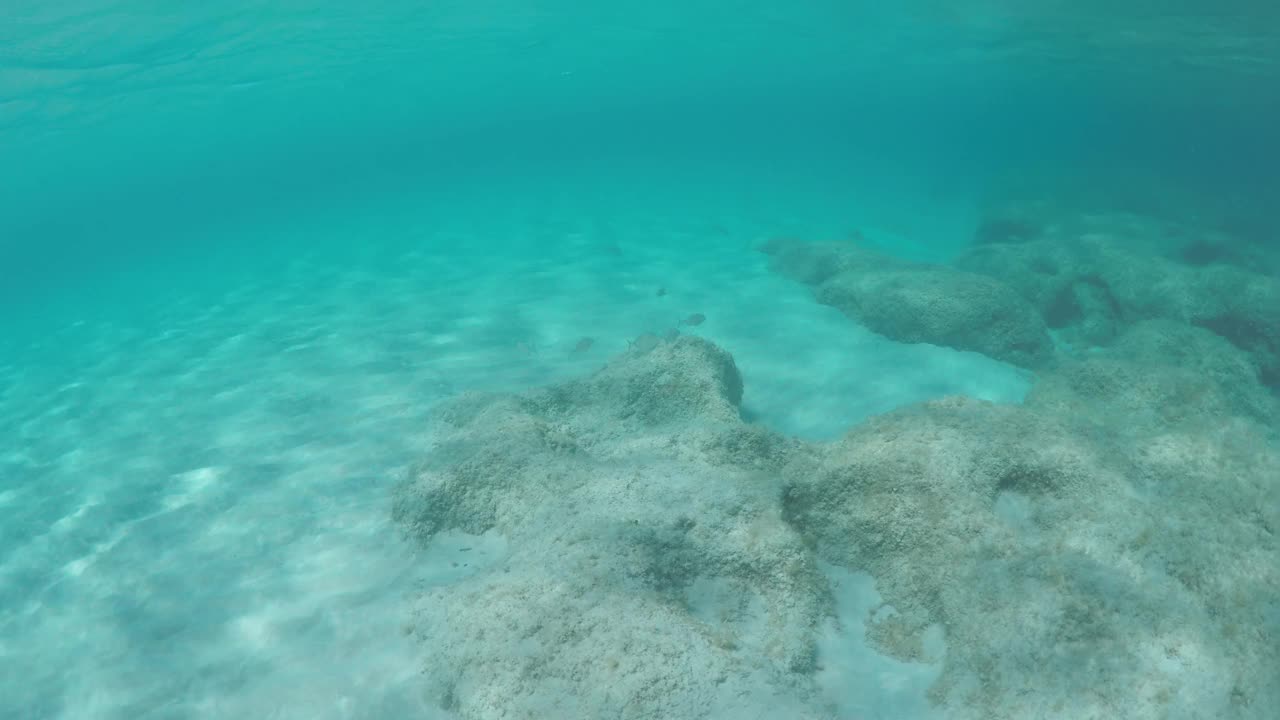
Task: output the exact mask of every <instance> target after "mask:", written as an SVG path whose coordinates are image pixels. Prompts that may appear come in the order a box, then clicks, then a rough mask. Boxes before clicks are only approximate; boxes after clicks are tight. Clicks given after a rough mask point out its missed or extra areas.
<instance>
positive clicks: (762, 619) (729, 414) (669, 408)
mask: <svg viewBox="0 0 1280 720" xmlns="http://www.w3.org/2000/svg"><path fill="white" fill-rule="evenodd" d="M741 394H742V384H741V378H740V377H739V375H738V372H737V369H736V367H735V366H734V363H733V360H732V358H731V357H730V356H729V355H728V353H725V352H724V351H723V350H720V349H719V348H716V347H715V346H713V345H711V344H710V343H708V342H706V341H703V340H700V339H697V338H691V337H681V338H678V339H677V340H675V341H670V342H666V341H664V342H660V343H658V344H657V345H655V346H654V347H651V348H648V349H646V351H644V352H630V353H627V354H624V355H622V356H620V357H618V358H616V359H615V360H614V361H613V362H612V363H611V364H610V365H609V366H608V367H606V368H605V369H603V370H601V371H600V372H598V373H596V374H595V375H593V376H591V377H590V378H587V379H584V380H581V381H576V382H570V383H566V384H562V385H557V386H554V387H550V388H544V389H539V390H534V391H531V392H528V393H523V394H518V395H507V396H497V397H481V396H470V397H463V398H461V399H459V400H457V401H456V402H454V403H453V404H451V405H448V406H446V407H444V408H442V409H441V410H440V411H439V413H438V415H437V417H438V421H437V423H438V425H437V428H436V432H437V433H438V443H437V446H436V449H435V450H434V451H433V452H432V453H431V454H430V455H429V457H428V458H427V459H426V460H425V461H424V462H423V464H422V465H421V467H419V468H418V469H417V470H416V471H415V473H414V475H413V477H412V478H411V479H410V481H409V482H408V483H406V484H405V485H404V486H403V487H402V488H401V490H400V491H399V493H398V496H397V500H396V506H395V507H396V516H397V517H398V518H399V519H400V520H401V522H402V523H404V524H405V526H406V527H407V528H409V529H410V530H411V531H412V533H413V534H414V535H415V536H416V537H417V538H418V539H420V540H421V541H424V542H427V543H429V542H431V541H432V539H433V538H434V537H436V536H437V534H439V533H442V532H447V531H465V532H468V533H472V534H482V533H486V532H497V533H500V534H501V535H502V536H504V537H505V538H506V540H507V543H508V546H509V548H510V550H509V553H508V555H507V556H506V557H504V558H502V560H501V561H500V563H499V566H498V567H495V568H493V569H491V570H490V571H489V572H486V573H481V574H477V575H474V576H472V577H470V578H468V579H467V580H465V581H462V582H460V583H456V584H452V585H447V586H442V587H436V588H431V589H429V590H427V591H426V592H425V594H424V595H423V597H422V599H421V601H420V603H419V604H418V610H417V613H416V617H415V620H414V628H415V632H416V633H417V635H418V636H419V637H421V639H422V640H423V643H424V647H427V648H429V649H430V652H431V653H432V662H431V663H430V668H429V674H430V676H431V679H432V682H433V686H434V687H435V689H436V692H437V698H438V701H439V702H440V703H441V704H442V705H443V706H446V707H448V708H449V709H451V710H453V711H454V712H455V713H456V714H457V715H458V716H459V717H461V718H468V719H470V718H477V719H478V718H493V717H610V718H613V717H618V718H652V717H663V718H705V717H723V718H731V717H744V716H749V715H750V714H751V713H757V714H758V713H759V712H760V708H770V710H769V712H771V713H773V714H774V715H776V716H779V717H782V716H785V717H797V718H805V717H813V718H818V717H821V712H822V709H821V706H820V705H819V704H818V703H816V701H814V699H813V694H814V690H813V687H812V669H813V663H814V657H815V652H816V651H815V633H816V632H817V628H818V626H819V623H820V622H821V620H822V619H823V618H824V617H825V616H826V614H827V611H828V603H829V594H828V593H827V590H826V586H825V581H824V580H823V578H822V576H821V575H820V573H819V572H818V570H817V568H816V564H815V560H814V558H813V556H812V554H811V553H810V552H809V550H808V549H807V548H806V547H805V545H804V543H803V542H802V541H801V538H800V536H799V535H798V533H796V532H795V530H794V529H793V528H791V527H790V526H789V525H787V524H786V523H785V522H784V521H783V520H782V517H781V507H780V505H779V504H778V502H777V497H778V492H779V485H778V475H777V471H778V468H780V467H781V466H782V465H783V464H785V463H786V462H789V461H790V459H791V458H792V457H793V456H794V455H795V454H796V453H798V452H801V451H802V450H803V448H801V446H800V445H799V444H798V443H795V442H793V441H788V440H786V439H784V438H780V437H778V436H775V435H773V434H771V433H768V432H767V431H764V430H761V429H759V428H749V427H748V426H746V425H745V424H744V423H742V421H741V420H739V419H738V416H737V408H738V403H739V402H740V399H741Z"/></svg>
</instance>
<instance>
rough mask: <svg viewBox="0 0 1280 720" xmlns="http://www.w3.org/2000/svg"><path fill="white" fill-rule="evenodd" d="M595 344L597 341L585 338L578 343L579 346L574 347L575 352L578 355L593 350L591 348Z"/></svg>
mask: <svg viewBox="0 0 1280 720" xmlns="http://www.w3.org/2000/svg"><path fill="white" fill-rule="evenodd" d="M595 342H596V341H595V340H592V339H591V338H589V337H584V338H582V339H581V340H579V341H578V344H577V345H574V346H573V351H574V352H576V353H583V352H586V351H588V350H590V349H591V346H592V345H594V344H595Z"/></svg>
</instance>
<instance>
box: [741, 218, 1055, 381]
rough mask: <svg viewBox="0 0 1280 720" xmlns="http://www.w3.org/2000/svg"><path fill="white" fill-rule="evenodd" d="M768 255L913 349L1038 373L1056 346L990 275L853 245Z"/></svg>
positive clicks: (791, 248) (780, 245)
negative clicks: (969, 354) (920, 346)
mask: <svg viewBox="0 0 1280 720" xmlns="http://www.w3.org/2000/svg"><path fill="white" fill-rule="evenodd" d="M763 249H764V250H765V252H768V253H770V254H771V255H772V256H773V259H774V260H773V265H774V268H775V269H776V270H778V271H779V272H781V273H783V274H785V275H788V276H789V277H792V278H795V279H797V280H800V281H801V282H806V283H809V284H812V285H814V287H815V289H814V293H815V296H816V297H817V299H818V301H819V302H821V303H824V304H826V305H831V306H832V307H835V308H836V309H838V310H840V311H841V312H843V313H844V314H845V315H847V316H849V317H850V318H852V319H854V320H857V321H858V322H860V323H862V324H863V325H865V326H866V327H867V328H868V329H870V330H872V331H874V332H877V333H880V334H881V335H884V336H885V337H888V338H892V339H894V340H898V341H901V342H908V343H931V344H934V345H944V346H947V347H952V348H955V349H957V350H969V351H973V352H979V353H982V354H984V355H988V356H990V357H992V358H995V359H997V360H1002V361H1004V362H1009V363H1013V364H1015V365H1020V366H1023V367H1040V366H1043V365H1045V364H1046V363H1048V362H1049V360H1050V359H1051V358H1052V355H1053V343H1052V341H1051V339H1050V337H1049V334H1048V332H1047V331H1046V329H1045V326H1044V322H1043V320H1042V319H1041V318H1040V316H1039V314H1038V313H1037V312H1036V310H1035V309H1034V308H1033V307H1032V306H1031V305H1030V304H1028V302H1027V301H1026V300H1025V299H1024V298H1022V297H1020V296H1019V295H1018V294H1017V293H1016V292H1015V291H1014V290H1013V289H1011V288H1010V287H1008V286H1007V285H1005V284H1004V283H1002V282H1000V281H998V280H995V279H993V278H991V277H989V276H985V275H981V274H978V273H972V272H963V271H958V270H953V269H950V268H946V267H942V266H938V265H924V264H920V263H909V262H905V261H901V260H896V259H893V258H891V257H889V256H886V255H883V254H881V253H876V252H873V251H870V250H866V249H862V248H859V247H857V246H855V245H852V244H849V243H802V242H794V241H793V242H783V241H775V242H773V243H770V244H768V245H766V246H765V247H764V248H763Z"/></svg>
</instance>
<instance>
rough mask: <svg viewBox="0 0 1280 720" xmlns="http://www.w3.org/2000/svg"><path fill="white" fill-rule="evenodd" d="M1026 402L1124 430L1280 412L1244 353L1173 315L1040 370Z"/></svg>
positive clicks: (1266, 419) (1268, 417)
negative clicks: (1101, 348) (1108, 344)
mask: <svg viewBox="0 0 1280 720" xmlns="http://www.w3.org/2000/svg"><path fill="white" fill-rule="evenodd" d="M1026 404H1027V405H1029V406H1033V407H1037V408H1043V409H1046V410H1051V411H1052V412H1054V413H1055V414H1056V415H1058V416H1059V417H1069V418H1074V419H1082V420H1089V421H1091V422H1093V423H1094V424H1095V425H1097V426H1099V427H1105V428H1109V429H1111V431H1113V432H1121V433H1129V432H1150V431H1152V430H1153V429H1159V428H1162V427H1165V426H1170V425H1178V426H1183V427H1187V426H1190V427H1198V426H1201V425H1204V424H1205V423H1213V422H1225V421H1228V420H1229V419H1231V418H1234V417H1243V418H1247V419H1249V420H1251V421H1254V422H1259V423H1262V424H1264V425H1266V424H1271V423H1273V422H1275V421H1276V419H1277V418H1280V414H1277V407H1276V398H1275V396H1274V395H1273V394H1272V393H1271V392H1269V391H1268V390H1267V388H1265V387H1263V386H1262V385H1261V384H1260V383H1259V381H1258V368H1257V365H1256V363H1254V362H1253V360H1252V358H1251V357H1250V356H1249V355H1248V354H1247V353H1245V352H1243V351H1241V350H1240V349H1239V348H1236V347H1235V346H1233V345H1232V344H1231V343H1229V342H1227V341H1226V340H1225V339H1223V338H1222V337H1219V336H1218V335H1215V334H1214V333H1211V332H1209V331H1208V330H1205V329H1203V328H1198V327H1194V326H1191V325H1185V324H1183V323H1179V322H1177V321H1173V320H1147V321H1143V322H1141V323H1138V324H1137V325H1135V326H1133V328H1132V329H1130V330H1129V331H1128V332H1126V333H1125V334H1124V335H1122V336H1121V337H1120V338H1119V339H1118V340H1117V341H1116V343H1115V344H1114V345H1113V346H1112V347H1110V348H1108V349H1107V350H1105V351H1102V352H1094V353H1090V354H1088V355H1085V356H1083V357H1082V358H1080V359H1079V360H1076V361H1071V362H1065V363H1062V364H1061V365H1060V366H1058V367H1056V368H1055V369H1054V370H1053V371H1052V372H1049V373H1045V374H1043V375H1041V377H1040V378H1039V379H1038V380H1037V381H1036V383H1035V385H1033V386H1032V389H1031V392H1030V393H1029V394H1028V396H1027V399H1026Z"/></svg>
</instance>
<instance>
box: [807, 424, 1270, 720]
mask: <svg viewBox="0 0 1280 720" xmlns="http://www.w3.org/2000/svg"><path fill="white" fill-rule="evenodd" d="M1213 427H1214V426H1213V425H1211V424H1206V425H1201V426H1199V427H1198V428H1197V429H1198V430H1200V432H1192V431H1185V430H1184V431H1169V430H1168V429H1166V430H1165V431H1163V432H1154V433H1151V434H1149V435H1147V436H1146V437H1145V438H1144V440H1143V442H1142V444H1140V445H1138V446H1136V447H1130V446H1128V445H1126V444H1122V443H1118V442H1117V443H1114V444H1113V443H1112V442H1111V441H1110V440H1109V439H1108V438H1109V436H1108V435H1107V434H1106V433H1099V432H1096V431H1090V430H1089V429H1086V428H1083V427H1081V426H1079V425H1077V424H1075V423H1073V422H1071V421H1070V420H1069V419H1067V418H1059V417H1056V416H1055V415H1054V414H1053V413H1051V412H1046V411H1044V410H1040V409H1033V408H1022V407H1013V406H996V405H990V404H987V403H983V402H978V401H973V400H967V399H949V400H942V401H938V402H934V403H928V404H925V405H923V406H918V407H913V408H909V409H905V410H902V411H899V412H895V413H891V414H889V415H886V416H883V417H880V418H876V419H874V420H872V421H870V422H868V423H866V424H865V425H863V426H860V427H858V428H855V429H854V430H853V431H852V432H850V433H849V435H848V436H846V437H845V438H844V439H842V440H841V441H839V442H837V443H834V444H832V445H831V446H829V447H827V448H825V451H824V452H823V453H821V454H820V455H818V456H817V457H815V458H808V457H800V458H798V460H797V463H796V465H795V466H794V467H793V468H791V469H790V470H789V471H788V473H787V474H788V477H789V484H788V487H787V490H786V494H785V499H784V505H785V508H786V516H787V517H788V519H789V520H790V521H791V522H792V523H793V524H794V525H795V526H796V527H797V528H799V529H800V531H801V532H802V533H803V534H804V535H805V536H806V537H807V538H809V539H810V540H811V541H812V542H813V543H814V546H815V547H816V549H817V552H818V553H819V555H820V556H822V557H823V558H824V559H825V560H827V561H829V562H833V563H836V564H838V565H841V566H844V567H847V568H850V569H853V570H862V571H866V572H868V573H870V574H871V575H872V576H873V577H875V578H876V581H877V587H878V589H879V591H880V593H881V595H882V596H883V598H884V602H885V603H886V605H887V607H886V608H885V609H884V611H883V612H877V613H875V615H874V616H873V617H872V618H871V619H870V622H869V626H868V637H869V639H870V640H871V641H872V642H873V643H874V644H875V646H876V647H878V648H879V649H880V650H881V651H883V652H885V653H888V654H890V655H893V656H895V657H898V658H901V659H904V660H913V659H918V658H920V657H922V654H923V652H924V648H925V647H926V644H927V642H928V637H929V634H930V633H937V634H940V635H941V636H942V637H943V638H945V644H946V655H945V658H946V659H945V663H944V669H943V672H942V675H941V676H940V678H939V680H938V681H937V683H936V684H935V685H934V687H933V688H932V689H931V690H930V697H931V699H932V700H933V701H934V702H935V703H937V704H939V705H941V706H944V707H945V708H946V717H949V718H974V719H975V720H976V719H978V718H981V719H982V720H1005V719H1008V720H1020V719H1021V718H1028V717H1035V718H1051V719H1061V720H1068V719H1070V720H1075V719H1076V718H1098V719H1102V718H1112V717H1125V718H1134V719H1137V720H1146V719H1150V720H1155V719H1156V718H1165V717H1169V716H1170V714H1171V713H1175V712H1177V711H1178V709H1181V711H1182V712H1185V713H1187V715H1186V716H1187V717H1241V718H1243V717H1257V718H1260V717H1264V716H1265V715H1266V712H1267V711H1265V710H1263V709H1262V708H1266V707H1274V706H1275V703H1276V702H1277V701H1280V690H1278V687H1280V686H1277V683H1276V679H1277V676H1276V674H1275V673H1276V670H1275V668H1277V667H1280V647H1278V646H1277V645H1276V644H1275V643H1273V642H1269V641H1267V640H1266V637H1268V636H1270V635H1271V633H1274V632H1275V630H1276V629H1277V615H1276V613H1277V610H1278V609H1280V608H1278V606H1277V605H1276V601H1275V588H1276V587H1277V586H1280V552H1278V548H1277V542H1276V535H1275V531H1276V528H1277V527H1278V526H1277V522H1280V510H1277V504H1276V502H1275V499H1276V497H1277V489H1278V488H1277V484H1278V483H1280V480H1278V479H1280V455H1278V454H1277V453H1276V452H1275V451H1274V446H1273V445H1269V444H1268V443H1267V442H1266V441H1265V439H1264V438H1263V436H1262V435H1261V434H1260V433H1258V432H1257V428H1256V426H1250V425H1248V424H1244V425H1234V426H1233V427H1231V428H1230V430H1229V431H1225V430H1215V429H1213ZM1262 508H1265V509H1262ZM1193 679H1194V680H1193Z"/></svg>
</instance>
